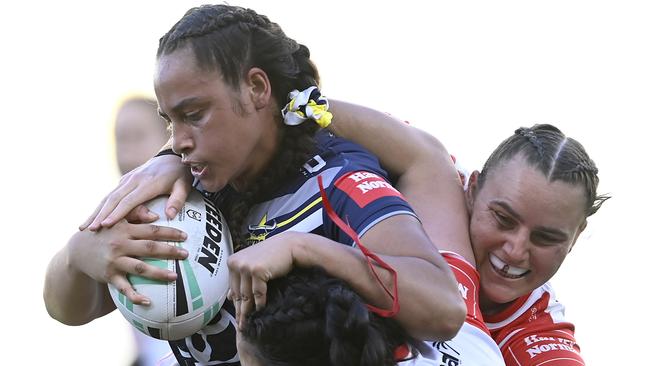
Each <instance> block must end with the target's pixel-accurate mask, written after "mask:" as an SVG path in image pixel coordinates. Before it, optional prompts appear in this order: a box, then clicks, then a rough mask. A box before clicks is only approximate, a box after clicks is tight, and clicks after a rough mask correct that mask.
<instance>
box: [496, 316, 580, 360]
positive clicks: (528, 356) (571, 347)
mask: <svg viewBox="0 0 650 366" xmlns="http://www.w3.org/2000/svg"><path fill="white" fill-rule="evenodd" d="M501 352H502V354H503V358H504V360H505V362H506V365H507V366H515V365H516V366H533V365H544V366H578V365H585V361H584V360H583V359H582V357H581V356H580V348H579V346H578V345H577V343H576V340H575V338H574V336H573V329H572V327H570V326H567V323H564V324H553V325H552V326H542V327H539V328H538V329H526V330H522V331H521V332H519V333H517V334H515V335H514V336H513V337H512V338H510V339H509V340H507V341H506V343H505V344H504V345H503V346H502V347H501Z"/></svg>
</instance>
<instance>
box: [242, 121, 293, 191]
mask: <svg viewBox="0 0 650 366" xmlns="http://www.w3.org/2000/svg"><path fill="white" fill-rule="evenodd" d="M281 139H282V134H281V129H279V128H278V126H277V124H276V123H269V131H268V134H265V136H264V137H262V138H261V139H260V141H259V142H258V144H257V146H256V147H255V152H254V153H253V155H252V158H251V161H250V162H249V164H248V166H247V167H246V168H245V169H243V171H242V173H241V174H240V175H239V176H238V177H237V178H235V179H233V180H232V182H231V183H230V185H231V186H232V187H233V188H234V189H235V190H236V191H237V192H245V191H247V190H248V189H250V187H251V185H252V184H253V182H255V181H256V180H257V179H258V178H260V177H261V176H262V175H263V174H264V173H265V171H266V170H267V169H268V168H269V167H270V166H271V165H272V162H273V158H274V157H275V155H276V153H277V151H278V147H279V145H280V141H281Z"/></svg>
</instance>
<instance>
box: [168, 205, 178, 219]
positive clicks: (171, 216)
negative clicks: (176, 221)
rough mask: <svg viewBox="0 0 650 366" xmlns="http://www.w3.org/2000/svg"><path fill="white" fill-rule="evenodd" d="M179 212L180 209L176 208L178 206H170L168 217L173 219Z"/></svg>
mask: <svg viewBox="0 0 650 366" xmlns="http://www.w3.org/2000/svg"><path fill="white" fill-rule="evenodd" d="M177 213H178V210H176V208H174V207H170V208H169V209H168V210H167V217H168V218H170V219H173V218H174V217H176V214H177Z"/></svg>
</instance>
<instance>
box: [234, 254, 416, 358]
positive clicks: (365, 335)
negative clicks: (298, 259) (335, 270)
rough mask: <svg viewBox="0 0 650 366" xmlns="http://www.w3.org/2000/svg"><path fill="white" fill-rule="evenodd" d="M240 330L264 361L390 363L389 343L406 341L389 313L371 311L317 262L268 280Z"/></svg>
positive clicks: (258, 356)
mask: <svg viewBox="0 0 650 366" xmlns="http://www.w3.org/2000/svg"><path fill="white" fill-rule="evenodd" d="M242 336H243V337H244V339H245V340H246V341H248V342H249V343H251V344H252V345H253V348H254V349H255V352H256V356H257V358H258V359H259V360H260V361H261V363H262V364H263V365H270V366H298V365H300V366H303V365H313V366H329V365H337V366H353V365H354V366H384V365H387V366H388V365H391V366H392V365H395V364H396V361H395V358H394V357H395V356H394V351H395V349H396V348H397V347H398V346H400V345H403V344H405V343H407V342H410V341H411V339H410V338H409V337H408V336H407V335H406V333H405V332H404V330H403V329H402V328H401V327H400V326H399V325H398V324H397V322H396V321H395V319H393V318H383V317H380V316H378V315H376V314H374V313H372V312H371V311H370V310H368V308H367V307H366V305H365V304H364V302H363V300H362V299H361V298H360V297H359V295H357V294H356V293H355V292H354V291H352V290H351V289H350V287H349V286H348V285H347V284H346V283H345V282H343V281H341V280H339V279H336V278H333V277H330V276H329V275H327V274H326V273H325V272H324V271H323V270H322V269H320V268H318V267H317V268H313V267H312V268H309V269H303V268H296V269H294V270H293V271H292V272H291V273H289V274H288V275H287V276H286V277H282V278H278V279H274V280H271V281H269V283H268V292H267V304H266V306H265V307H264V308H263V309H261V310H257V311H255V312H253V313H252V314H251V315H250V316H249V317H248V318H247V320H246V324H245V326H244V329H243V330H242Z"/></svg>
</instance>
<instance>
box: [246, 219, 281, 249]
mask: <svg viewBox="0 0 650 366" xmlns="http://www.w3.org/2000/svg"><path fill="white" fill-rule="evenodd" d="M266 220H267V219H266V214H265V215H264V217H262V219H261V220H260V223H259V224H257V225H248V238H246V242H247V243H248V244H249V245H253V244H257V243H259V242H261V241H263V240H265V239H266V236H267V235H269V234H270V233H272V232H273V230H275V229H276V228H277V227H278V224H277V223H276V222H275V220H271V221H269V222H267V221H266Z"/></svg>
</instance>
